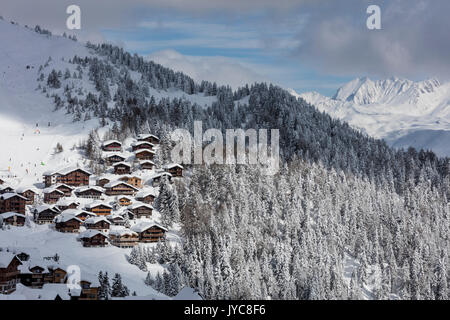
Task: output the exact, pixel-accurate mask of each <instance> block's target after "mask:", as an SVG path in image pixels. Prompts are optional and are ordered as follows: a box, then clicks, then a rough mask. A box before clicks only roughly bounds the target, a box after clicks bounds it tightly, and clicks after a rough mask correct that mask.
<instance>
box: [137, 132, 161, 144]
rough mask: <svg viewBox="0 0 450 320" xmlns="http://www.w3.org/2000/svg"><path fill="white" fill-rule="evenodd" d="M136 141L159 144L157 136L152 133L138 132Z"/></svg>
mask: <svg viewBox="0 0 450 320" xmlns="http://www.w3.org/2000/svg"><path fill="white" fill-rule="evenodd" d="M137 140H138V141H147V142H150V143H152V144H159V138H158V137H157V136H155V135H152V134H140V135H138V136H137Z"/></svg>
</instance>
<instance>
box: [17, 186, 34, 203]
mask: <svg viewBox="0 0 450 320" xmlns="http://www.w3.org/2000/svg"><path fill="white" fill-rule="evenodd" d="M16 192H17V194H20V195H21V196H23V197H25V198H27V200H26V201H25V204H28V205H33V204H34V202H35V200H36V195H37V192H36V190H35V189H34V188H18V189H17V190H16Z"/></svg>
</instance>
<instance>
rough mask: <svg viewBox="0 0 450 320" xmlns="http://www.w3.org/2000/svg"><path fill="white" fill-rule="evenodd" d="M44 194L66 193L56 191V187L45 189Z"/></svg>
mask: <svg viewBox="0 0 450 320" xmlns="http://www.w3.org/2000/svg"><path fill="white" fill-rule="evenodd" d="M43 192H44V193H52V192H56V193H60V194H64V192H62V191H61V190H58V189H56V187H55V186H53V187H48V188H45V189H44V190H43Z"/></svg>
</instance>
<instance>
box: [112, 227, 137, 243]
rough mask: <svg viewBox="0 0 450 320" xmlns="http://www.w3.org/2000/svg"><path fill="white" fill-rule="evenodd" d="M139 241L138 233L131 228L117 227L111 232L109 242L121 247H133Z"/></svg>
mask: <svg viewBox="0 0 450 320" xmlns="http://www.w3.org/2000/svg"><path fill="white" fill-rule="evenodd" d="M138 241H139V237H138V234H137V233H136V232H134V231H131V230H130V229H125V228H124V229H115V230H111V231H110V232H109V242H110V243H111V244H112V245H113V246H116V247H119V248H132V247H134V246H135V245H137V244H138Z"/></svg>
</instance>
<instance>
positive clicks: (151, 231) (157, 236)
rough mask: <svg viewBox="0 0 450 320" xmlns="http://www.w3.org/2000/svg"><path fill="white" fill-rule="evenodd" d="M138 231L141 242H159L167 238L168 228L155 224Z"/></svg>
mask: <svg viewBox="0 0 450 320" xmlns="http://www.w3.org/2000/svg"><path fill="white" fill-rule="evenodd" d="M137 233H138V236H139V242H158V241H163V240H165V234H166V230H164V229H162V228H160V227H159V226H156V225H155V226H151V227H149V228H147V229H146V230H144V231H142V232H137Z"/></svg>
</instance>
